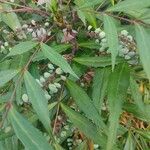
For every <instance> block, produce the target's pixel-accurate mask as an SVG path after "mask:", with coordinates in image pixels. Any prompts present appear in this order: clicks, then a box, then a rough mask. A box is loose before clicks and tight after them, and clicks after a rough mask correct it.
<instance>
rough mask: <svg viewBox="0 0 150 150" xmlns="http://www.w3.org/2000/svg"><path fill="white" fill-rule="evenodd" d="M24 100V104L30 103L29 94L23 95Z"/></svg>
mask: <svg viewBox="0 0 150 150" xmlns="http://www.w3.org/2000/svg"><path fill="white" fill-rule="evenodd" d="M22 100H23V102H25V103H27V102H28V101H29V98H28V95H27V94H23V95H22Z"/></svg>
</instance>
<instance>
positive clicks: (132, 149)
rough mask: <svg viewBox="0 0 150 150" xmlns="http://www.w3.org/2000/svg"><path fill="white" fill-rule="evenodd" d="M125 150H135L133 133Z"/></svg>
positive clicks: (129, 136)
mask: <svg viewBox="0 0 150 150" xmlns="http://www.w3.org/2000/svg"><path fill="white" fill-rule="evenodd" d="M123 150H135V147H134V142H133V139H132V135H131V133H129V135H128V138H127V141H126V144H125V146H124V149H123Z"/></svg>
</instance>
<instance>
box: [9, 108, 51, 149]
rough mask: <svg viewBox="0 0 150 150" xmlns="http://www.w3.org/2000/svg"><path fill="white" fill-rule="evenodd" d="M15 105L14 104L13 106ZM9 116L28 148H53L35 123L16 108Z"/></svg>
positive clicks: (17, 133)
mask: <svg viewBox="0 0 150 150" xmlns="http://www.w3.org/2000/svg"><path fill="white" fill-rule="evenodd" d="M12 107H13V106H12ZM9 118H10V120H11V124H12V126H13V128H14V131H15V133H16V135H17V137H18V138H19V139H20V141H21V142H22V143H23V144H24V146H25V148H26V149H28V150H41V149H43V150H53V148H52V147H51V146H50V145H49V144H48V142H47V141H46V139H45V137H44V136H43V135H42V134H41V132H40V131H38V130H37V129H36V128H35V127H33V125H32V124H31V123H30V122H28V121H27V120H26V119H25V118H24V117H23V116H22V115H21V114H19V113H18V112H17V111H16V110H15V108H11V109H10V111H9Z"/></svg>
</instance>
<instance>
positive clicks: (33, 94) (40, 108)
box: [24, 71, 51, 133]
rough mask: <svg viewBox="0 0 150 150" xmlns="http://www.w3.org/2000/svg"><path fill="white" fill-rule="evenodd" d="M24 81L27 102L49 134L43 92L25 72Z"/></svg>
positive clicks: (46, 108)
mask: <svg viewBox="0 0 150 150" xmlns="http://www.w3.org/2000/svg"><path fill="white" fill-rule="evenodd" d="M24 80H25V85H26V89H27V93H28V96H29V100H30V102H31V103H32V106H33V109H34V110H35V112H36V113H37V115H38V117H39V119H40V121H41V122H42V123H43V125H44V126H45V128H46V129H47V131H48V132H49V133H51V127H50V118H49V111H48V104H47V100H46V98H45V95H44V91H43V90H42V89H41V87H40V85H39V84H38V83H37V82H36V80H35V79H34V78H33V77H32V76H31V74H30V73H29V72H27V71H26V73H25V75H24Z"/></svg>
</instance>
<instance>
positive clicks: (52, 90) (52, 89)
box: [48, 84, 58, 93]
mask: <svg viewBox="0 0 150 150" xmlns="http://www.w3.org/2000/svg"><path fill="white" fill-rule="evenodd" d="M48 87H49V90H50V91H51V93H57V92H58V89H57V88H56V86H55V85H54V84H49V86H48Z"/></svg>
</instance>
